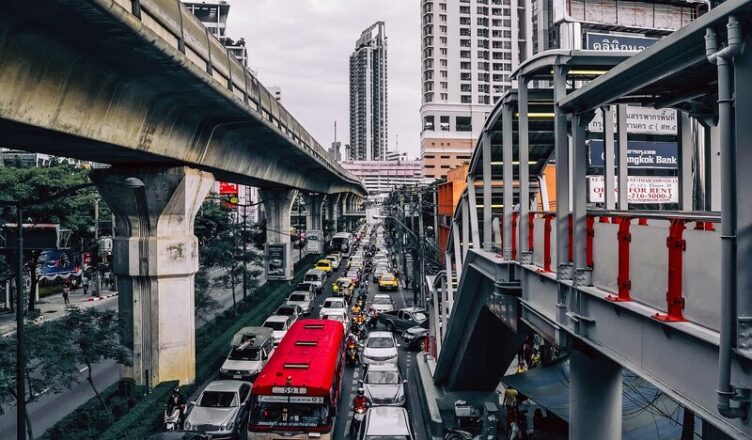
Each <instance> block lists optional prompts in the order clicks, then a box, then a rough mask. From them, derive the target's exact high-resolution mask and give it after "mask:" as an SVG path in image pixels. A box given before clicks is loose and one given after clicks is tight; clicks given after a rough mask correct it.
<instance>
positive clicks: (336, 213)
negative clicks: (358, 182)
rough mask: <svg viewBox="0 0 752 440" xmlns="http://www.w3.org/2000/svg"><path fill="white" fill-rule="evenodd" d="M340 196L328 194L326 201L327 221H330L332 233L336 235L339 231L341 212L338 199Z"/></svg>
mask: <svg viewBox="0 0 752 440" xmlns="http://www.w3.org/2000/svg"><path fill="white" fill-rule="evenodd" d="M341 197H342V194H329V195H328V196H327V199H328V201H329V220H331V221H332V231H333V233H337V231H339V219H340V217H342V211H341V210H340V209H339V208H340V206H341V205H340V200H339V199H340V198H341Z"/></svg>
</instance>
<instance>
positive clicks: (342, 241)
mask: <svg viewBox="0 0 752 440" xmlns="http://www.w3.org/2000/svg"><path fill="white" fill-rule="evenodd" d="M351 245H352V234H351V233H349V232H338V233H336V234H334V237H332V241H331V242H329V246H330V249H331V251H332V252H340V253H341V254H342V256H343V257H349V256H350V246H351Z"/></svg>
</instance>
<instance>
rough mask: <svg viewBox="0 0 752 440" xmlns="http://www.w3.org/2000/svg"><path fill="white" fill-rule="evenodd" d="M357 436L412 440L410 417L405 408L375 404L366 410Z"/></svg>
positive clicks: (362, 437)
mask: <svg viewBox="0 0 752 440" xmlns="http://www.w3.org/2000/svg"><path fill="white" fill-rule="evenodd" d="M357 438H358V440H368V439H389V440H413V439H414V438H415V437H413V433H412V431H411V430H410V419H409V417H408V415H407V410H406V409H405V408H399V407H394V406H375V407H373V408H371V409H369V410H368V411H367V412H366V418H365V420H363V423H361V425H360V432H359V433H358V437H357Z"/></svg>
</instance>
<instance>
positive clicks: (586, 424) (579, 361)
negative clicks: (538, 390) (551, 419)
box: [569, 348, 622, 440]
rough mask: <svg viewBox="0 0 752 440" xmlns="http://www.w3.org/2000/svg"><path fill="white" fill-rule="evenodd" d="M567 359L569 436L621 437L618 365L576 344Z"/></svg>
mask: <svg viewBox="0 0 752 440" xmlns="http://www.w3.org/2000/svg"><path fill="white" fill-rule="evenodd" d="M569 359H570V361H569V362H570V375H569V383H570V389H569V438H570V439H572V440H593V439H620V438H621V430H622V403H621V401H622V370H621V367H620V366H619V365H618V364H616V363H615V362H613V361H612V360H610V359H608V358H606V357H604V356H603V355H601V354H599V353H596V352H594V351H588V352H584V351H582V350H581V349H578V348H575V349H573V350H572V353H571V354H570V356H569Z"/></svg>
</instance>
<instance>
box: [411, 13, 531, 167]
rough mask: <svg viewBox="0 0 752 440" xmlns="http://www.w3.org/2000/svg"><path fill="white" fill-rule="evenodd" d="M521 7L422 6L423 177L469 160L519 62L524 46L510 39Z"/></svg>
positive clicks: (516, 32)
mask: <svg viewBox="0 0 752 440" xmlns="http://www.w3.org/2000/svg"><path fill="white" fill-rule="evenodd" d="M512 3H513V4H514V7H513V6H512ZM523 3H524V1H522V0H514V1H512V0H423V1H422V2H421V7H422V11H421V12H422V17H423V18H422V26H423V29H422V37H423V40H422V48H423V58H422V61H423V65H422V70H423V76H422V82H423V98H422V105H421V109H420V114H421V118H422V121H423V129H422V131H421V155H422V158H423V162H424V175H425V176H426V177H429V178H439V177H443V176H445V175H446V173H447V171H449V169H451V168H454V167H456V166H458V165H460V164H462V162H463V161H467V160H469V159H470V155H471V153H472V149H473V146H474V145H475V142H476V140H477V139H478V135H479V134H480V130H481V128H482V127H483V122H484V121H485V119H486V117H487V116H488V114H489V112H490V111H491V109H492V108H493V105H494V104H495V102H496V100H498V98H499V97H500V96H501V95H502V94H503V93H504V92H505V91H506V90H508V89H509V88H510V87H511V81H510V79H509V74H510V73H511V71H512V68H513V65H514V66H516V65H517V64H518V63H519V59H520V50H521V45H523V44H524V42H519V41H516V40H517V39H513V38H512V36H513V35H519V29H518V28H519V15H520V14H524V9H523V7H524V6H523ZM522 50H524V48H523V49H522Z"/></svg>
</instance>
